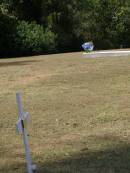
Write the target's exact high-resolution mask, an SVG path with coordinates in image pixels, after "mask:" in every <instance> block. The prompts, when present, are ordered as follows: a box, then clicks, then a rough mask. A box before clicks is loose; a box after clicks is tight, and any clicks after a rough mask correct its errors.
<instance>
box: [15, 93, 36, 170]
mask: <svg viewBox="0 0 130 173" xmlns="http://www.w3.org/2000/svg"><path fill="white" fill-rule="evenodd" d="M16 101H17V106H18V114H19V119H18V121H17V123H16V130H17V132H18V133H19V134H21V135H22V136H23V142H24V147H25V156H26V162H27V171H28V173H33V172H34V171H36V165H33V164H32V161H31V155H30V149H29V143H28V136H27V129H26V126H27V124H28V121H29V113H28V112H24V111H23V107H22V102H21V96H20V93H19V92H17V93H16Z"/></svg>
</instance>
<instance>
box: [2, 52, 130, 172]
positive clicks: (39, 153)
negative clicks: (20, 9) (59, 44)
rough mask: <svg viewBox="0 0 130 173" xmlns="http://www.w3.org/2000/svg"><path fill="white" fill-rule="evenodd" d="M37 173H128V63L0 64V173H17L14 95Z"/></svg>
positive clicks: (74, 59) (19, 144) (74, 58)
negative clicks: (24, 116)
mask: <svg viewBox="0 0 130 173" xmlns="http://www.w3.org/2000/svg"><path fill="white" fill-rule="evenodd" d="M17 90H18V91H21V93H22V100H23V104H24V110H25V111H28V112H30V116H31V123H30V127H29V134H30V135H29V142H30V149H31V154H32V160H33V162H34V163H36V164H37V166H38V168H39V169H38V171H37V172H38V173H129V172H130V57H114V58H112V57H111V58H108V57H106V58H93V59H91V58H83V57H82V53H68V54H59V55H46V56H34V57H28V58H12V59H1V60H0V173H25V172H26V165H25V156H24V148H23V141H22V136H19V135H17V134H16V132H15V123H16V121H17V119H18V113H17V105H16V98H15V93H16V91H17Z"/></svg>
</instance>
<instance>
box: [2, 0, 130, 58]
mask: <svg viewBox="0 0 130 173" xmlns="http://www.w3.org/2000/svg"><path fill="white" fill-rule="evenodd" d="M129 33H130V1H129V0H62V1H58V0H46V1H45V0H19V1H18V0H0V56H1V57H4V56H14V55H15V56H18V55H19V56H20V55H31V54H44V53H55V52H67V51H79V50H80V49H81V44H82V43H83V42H85V41H90V40H92V41H93V42H94V44H95V48H96V49H109V48H120V47H129V46H130V34H129Z"/></svg>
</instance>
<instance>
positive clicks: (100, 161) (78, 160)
mask: <svg viewBox="0 0 130 173" xmlns="http://www.w3.org/2000/svg"><path fill="white" fill-rule="evenodd" d="M39 164H40V165H41V169H40V168H39V169H40V170H39V171H38V173H130V146H128V144H126V145H122V146H120V147H119V146H117V148H114V149H109V150H105V151H98V152H89V151H88V152H87V151H81V152H79V153H77V154H75V155H73V156H70V157H68V158H64V159H63V160H58V161H54V162H53V161H52V162H46V163H42V162H41V163H39ZM42 164H43V165H42Z"/></svg>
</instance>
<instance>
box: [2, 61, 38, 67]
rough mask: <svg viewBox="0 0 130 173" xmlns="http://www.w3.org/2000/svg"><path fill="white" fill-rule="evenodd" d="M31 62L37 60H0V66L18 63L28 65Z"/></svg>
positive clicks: (16, 64) (17, 64)
mask: <svg viewBox="0 0 130 173" xmlns="http://www.w3.org/2000/svg"><path fill="white" fill-rule="evenodd" d="M33 62H37V60H26V61H12V62H0V67H6V66H19V65H29V63H33Z"/></svg>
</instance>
